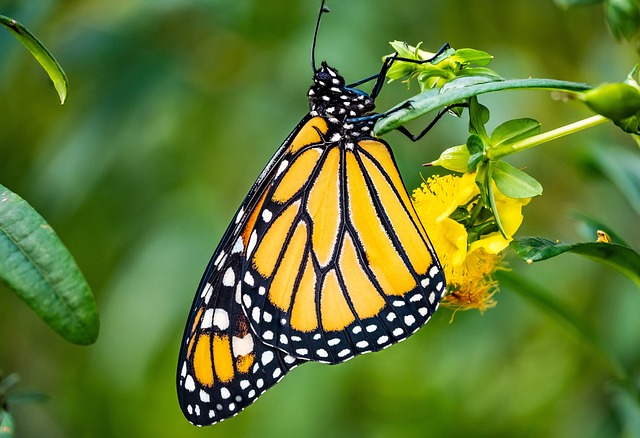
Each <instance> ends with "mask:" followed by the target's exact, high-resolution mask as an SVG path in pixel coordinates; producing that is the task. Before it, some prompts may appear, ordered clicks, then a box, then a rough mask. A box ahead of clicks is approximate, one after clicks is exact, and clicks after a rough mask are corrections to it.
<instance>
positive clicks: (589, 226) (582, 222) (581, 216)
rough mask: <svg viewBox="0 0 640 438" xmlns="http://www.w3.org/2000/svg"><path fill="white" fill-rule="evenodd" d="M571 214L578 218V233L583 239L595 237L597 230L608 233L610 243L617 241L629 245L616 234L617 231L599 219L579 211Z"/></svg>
mask: <svg viewBox="0 0 640 438" xmlns="http://www.w3.org/2000/svg"><path fill="white" fill-rule="evenodd" d="M573 216H575V218H576V219H578V221H579V224H578V226H579V232H580V235H581V236H582V237H584V238H585V239H595V238H596V236H597V235H598V231H604V232H605V233H607V234H608V235H609V237H610V238H611V242H612V243H617V244H619V245H622V246H630V245H629V244H628V243H627V242H626V241H625V240H624V239H623V238H622V237H620V235H618V233H616V232H615V231H614V230H613V229H611V228H610V227H609V226H608V225H607V224H605V223H604V222H602V221H600V220H599V219H596V218H594V217H592V216H589V215H588V214H585V213H581V212H577V213H574V214H573Z"/></svg>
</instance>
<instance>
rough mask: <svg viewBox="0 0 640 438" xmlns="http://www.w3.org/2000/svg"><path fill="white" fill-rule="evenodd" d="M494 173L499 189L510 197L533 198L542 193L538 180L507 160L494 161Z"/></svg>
mask: <svg viewBox="0 0 640 438" xmlns="http://www.w3.org/2000/svg"><path fill="white" fill-rule="evenodd" d="M492 175H493V180H494V181H495V183H496V186H498V189H500V191H501V192H502V194H503V195H505V196H507V197H509V198H514V199H522V198H533V197H534V196H539V195H541V194H542V185H540V183H539V182H538V181H536V180H535V179H534V178H533V177H531V176H529V175H528V174H526V173H524V172H523V171H521V170H519V169H516V168H515V167H513V166H512V165H511V164H509V163H507V162H506V161H502V160H498V161H494V162H493V172H492Z"/></svg>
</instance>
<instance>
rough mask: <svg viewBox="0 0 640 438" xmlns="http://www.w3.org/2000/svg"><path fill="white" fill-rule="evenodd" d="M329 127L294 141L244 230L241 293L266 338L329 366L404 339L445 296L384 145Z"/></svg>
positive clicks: (315, 126)
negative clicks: (347, 136) (350, 137)
mask: <svg viewBox="0 0 640 438" xmlns="http://www.w3.org/2000/svg"><path fill="white" fill-rule="evenodd" d="M336 129H338V128H337V127H335V126H333V125H331V124H329V123H327V121H326V119H324V118H322V117H315V118H313V119H311V120H309V122H308V123H306V124H305V125H304V126H303V127H302V129H301V130H300V132H299V133H298V135H297V136H296V137H295V138H294V139H292V144H291V147H290V148H289V149H288V151H287V152H286V154H285V155H284V157H283V159H282V160H281V162H280V164H279V166H278V170H277V172H276V173H275V175H274V177H273V179H272V181H270V184H269V189H268V190H267V191H265V193H264V196H263V198H262V200H261V201H260V202H259V203H258V204H257V205H256V207H255V210H254V212H253V215H254V217H256V218H257V220H256V221H254V222H251V223H250V225H251V228H249V227H247V228H246V229H245V231H244V235H246V236H248V239H247V242H248V247H247V249H246V254H245V255H246V256H245V261H244V265H243V268H242V271H241V275H242V281H243V285H242V288H241V289H240V293H241V300H242V305H243V307H244V310H245V313H246V315H247V317H248V319H249V323H250V324H251V325H252V327H253V330H254V332H255V333H256V335H257V336H258V337H259V338H260V339H261V340H262V341H263V342H264V343H266V344H268V345H271V346H274V347H277V348H278V349H280V350H282V351H283V352H286V353H288V354H290V355H292V356H295V357H297V358H300V359H305V360H313V361H319V362H326V363H339V362H343V361H345V360H347V359H349V358H351V357H353V356H355V355H357V354H362V353H367V352H370V351H377V350H380V349H383V348H386V347H388V346H389V345H391V344H394V343H396V342H399V341H401V340H403V339H405V338H407V337H408V336H409V335H410V334H412V333H413V332H415V331H416V330H417V329H418V328H420V327H421V326H422V325H424V324H425V323H426V322H427V321H428V320H429V318H430V317H431V315H432V314H433V312H434V311H435V310H436V309H437V306H438V303H439V301H440V299H441V297H442V295H443V294H444V291H445V287H444V276H443V273H442V269H441V267H440V265H439V262H438V261H437V258H436V257H435V253H434V251H433V249H432V247H431V244H430V242H429V239H428V238H427V235H426V232H425V231H424V228H423V227H422V224H421V223H420V221H419V220H418V218H417V216H416V214H415V211H414V210H413V207H412V205H411V203H410V200H409V197H408V195H407V193H406V190H405V188H404V186H403V184H402V181H401V179H400V175H399V173H398V169H397V166H396V164H395V160H394V158H393V155H392V153H391V150H390V148H389V146H388V145H387V144H386V143H384V142H383V141H381V140H379V139H376V138H373V137H364V138H362V139H360V140H359V141H358V142H357V143H356V144H353V143H348V144H347V143H345V141H344V139H343V138H342V136H341V135H340V133H339V132H338V131H336Z"/></svg>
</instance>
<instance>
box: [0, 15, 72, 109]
mask: <svg viewBox="0 0 640 438" xmlns="http://www.w3.org/2000/svg"><path fill="white" fill-rule="evenodd" d="M0 24H2V25H3V26H4V27H6V28H7V29H8V30H9V31H10V32H11V33H12V34H13V35H14V36H15V37H16V38H17V39H18V40H19V41H20V42H21V43H22V44H24V46H25V47H26V48H27V49H28V50H29V52H31V54H32V55H33V57H34V58H36V60H37V61H38V62H39V63H40V65H41V66H42V68H44V70H45V71H46V72H47V74H48V75H49V77H50V78H51V81H52V82H53V86H54V87H55V88H56V91H57V92H58V96H60V103H61V104H63V105H64V102H65V101H66V100H67V93H68V91H69V81H68V80H67V75H66V74H65V73H64V70H62V67H60V64H58V62H57V61H56V60H55V58H54V57H53V55H52V54H51V53H50V52H49V51H48V50H47V48H46V47H45V46H44V45H43V44H42V43H41V42H40V41H38V39H37V38H36V37H35V36H34V35H33V34H32V33H31V32H29V31H28V30H27V28H25V27H24V26H23V25H22V24H20V23H18V22H17V21H16V20H14V19H13V18H9V17H5V16H4V15H0Z"/></svg>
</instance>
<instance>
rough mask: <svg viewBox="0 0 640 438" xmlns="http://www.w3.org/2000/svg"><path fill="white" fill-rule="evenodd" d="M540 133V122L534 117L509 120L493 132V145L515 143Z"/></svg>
mask: <svg viewBox="0 0 640 438" xmlns="http://www.w3.org/2000/svg"><path fill="white" fill-rule="evenodd" d="M539 133H540V122H538V121H537V120H534V119H527V118H525V119H514V120H508V121H506V122H504V123H503V124H501V125H500V126H498V127H497V128H496V129H494V130H493V132H492V133H491V145H492V146H500V145H502V144H508V143H515V142H517V141H520V140H524V139H525V138H528V137H531V136H533V135H538V134H539Z"/></svg>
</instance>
